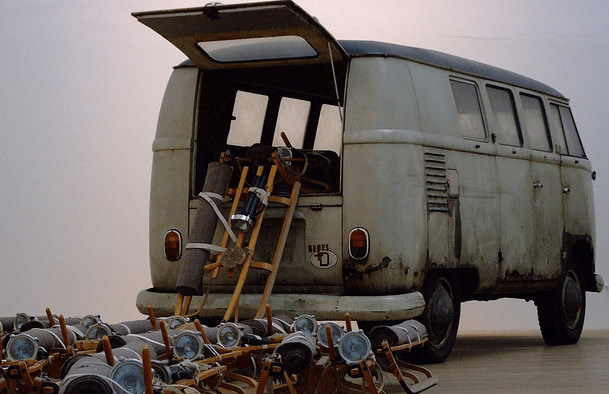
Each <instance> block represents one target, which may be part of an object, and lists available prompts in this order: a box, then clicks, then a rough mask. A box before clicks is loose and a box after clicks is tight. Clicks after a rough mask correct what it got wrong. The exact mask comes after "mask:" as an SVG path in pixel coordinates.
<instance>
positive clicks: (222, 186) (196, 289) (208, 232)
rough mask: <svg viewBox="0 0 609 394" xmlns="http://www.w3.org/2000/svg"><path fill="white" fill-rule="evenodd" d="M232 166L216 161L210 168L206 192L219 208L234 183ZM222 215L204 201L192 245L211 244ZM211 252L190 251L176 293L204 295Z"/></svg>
mask: <svg viewBox="0 0 609 394" xmlns="http://www.w3.org/2000/svg"><path fill="white" fill-rule="evenodd" d="M231 170H232V169H231V167H230V166H229V165H228V164H226V163H220V162H212V163H209V165H208V166H207V176H206V177H205V183H204V184H203V191H202V193H204V194H206V195H207V196H209V197H210V200H211V201H212V203H213V204H215V205H216V207H217V208H218V209H220V208H221V207H222V203H223V202H224V201H223V200H224V194H225V193H226V188H227V187H228V183H229V181H230V176H231ZM217 222H218V216H217V215H216V211H215V210H214V208H213V207H212V206H211V203H209V202H208V201H207V200H203V201H201V205H200V206H199V209H197V213H196V215H195V219H194V222H193V226H192V230H191V233H190V239H189V240H190V243H200V244H210V243H211V242H212V241H213V238H214V233H215V231H216V224H217ZM208 257H209V251H208V250H205V249H201V248H188V247H187V248H186V250H185V251H184V258H183V260H182V267H181V269H180V273H179V275H178V280H177V281H176V290H178V291H179V292H180V293H182V294H184V295H187V296H189V295H198V294H201V287H202V280H203V273H204V267H205V263H206V261H207V258H208Z"/></svg>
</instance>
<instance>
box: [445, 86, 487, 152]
mask: <svg viewBox="0 0 609 394" xmlns="http://www.w3.org/2000/svg"><path fill="white" fill-rule="evenodd" d="M450 86H451V87H452V90H453V96H454V98H455V104H456V106H457V115H458V117H459V124H460V126H461V134H462V135H463V137H465V138H471V139H475V140H481V141H486V129H485V128H484V120H483V118H482V109H481V107H480V98H479V95H478V88H477V87H476V85H474V84H473V83H467V82H462V81H455V80H451V81H450Z"/></svg>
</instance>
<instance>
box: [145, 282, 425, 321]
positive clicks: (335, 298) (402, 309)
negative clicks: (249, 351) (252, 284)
mask: <svg viewBox="0 0 609 394" xmlns="http://www.w3.org/2000/svg"><path fill="white" fill-rule="evenodd" d="M231 296H232V294H209V297H208V299H207V303H206V305H205V307H204V308H203V309H202V310H201V311H200V312H199V313H198V314H197V315H198V317H200V318H209V319H221V318H222V317H224V312H225V311H226V307H227V306H228V304H229V302H230V299H231ZM203 298H204V297H203V296H194V297H192V302H191V304H190V309H189V310H188V314H190V313H194V312H196V310H197V309H198V308H199V307H200V305H201V304H202V302H203ZM176 300H177V294H176V293H159V292H155V291H151V289H148V290H142V291H140V293H139V294H138V295H137V300H136V305H137V308H138V310H139V311H140V312H141V313H143V314H146V313H147V308H148V306H149V305H152V307H153V310H154V313H155V315H156V316H171V315H173V314H174V310H175V305H176ZM259 304H260V295H259V294H241V296H240V303H239V318H240V319H249V318H252V317H254V315H255V314H256V311H257V310H258V305H259ZM269 304H270V306H271V310H272V311H273V314H275V315H278V314H286V315H288V316H291V317H295V316H299V315H303V314H310V315H314V316H315V318H316V319H317V320H343V319H344V318H345V313H349V315H350V317H351V319H353V320H361V321H385V320H386V321H390V320H407V319H411V318H413V317H416V316H418V315H420V314H421V313H423V310H424V309H425V300H424V299H423V295H422V294H421V293H419V292H412V293H407V294H398V295H384V296H340V295H326V294H273V295H271V299H270V301H269Z"/></svg>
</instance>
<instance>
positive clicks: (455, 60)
mask: <svg viewBox="0 0 609 394" xmlns="http://www.w3.org/2000/svg"><path fill="white" fill-rule="evenodd" d="M339 42H340V45H341V46H342V47H343V48H344V49H345V51H346V52H347V54H348V55H349V57H367V56H387V57H399V58H403V59H408V60H412V61H414V62H418V63H424V64H429V65H433V66H437V67H441V68H444V69H448V70H454V71H459V72H462V73H465V74H469V75H473V76H477V77H482V78H485V79H489V80H493V81H497V82H503V83H506V84H508V85H514V86H518V87H521V88H525V89H530V90H534V91H537V92H540V93H545V94H548V95H551V96H555V97H558V98H561V99H566V97H565V96H563V95H562V94H561V93H560V92H558V91H557V90H555V89H554V88H551V87H550V86H548V85H546V84H544V83H541V82H539V81H536V80H534V79H531V78H528V77H525V76H522V75H520V74H517V73H514V72H511V71H507V70H504V69H501V68H499V67H494V66H489V65H487V64H484V63H479V62H476V61H473V60H469V59H465V58H462V57H459V56H454V55H449V54H446V53H442V52H438V51H434V50H430V49H421V48H414V47H409V46H404V45H397V44H389V43H385V42H376V41H339Z"/></svg>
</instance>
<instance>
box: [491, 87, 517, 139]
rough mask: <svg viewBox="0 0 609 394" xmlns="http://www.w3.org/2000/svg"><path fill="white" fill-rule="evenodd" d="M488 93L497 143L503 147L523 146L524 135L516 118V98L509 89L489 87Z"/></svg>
mask: <svg viewBox="0 0 609 394" xmlns="http://www.w3.org/2000/svg"><path fill="white" fill-rule="evenodd" d="M486 91H487V93H488V98H489V101H490V103H491V112H492V126H493V130H492V132H494V133H495V135H496V137H497V142H498V143H500V144H503V145H511V146H522V134H521V133H520V126H519V124H518V120H517V118H516V106H515V105H514V96H513V95H512V92H511V91H510V90H508V89H503V88H500V87H497V86H487V88H486Z"/></svg>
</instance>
